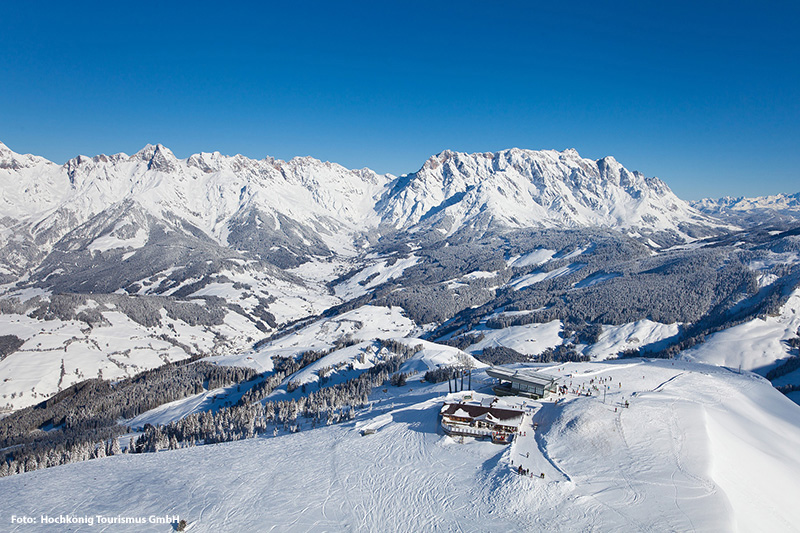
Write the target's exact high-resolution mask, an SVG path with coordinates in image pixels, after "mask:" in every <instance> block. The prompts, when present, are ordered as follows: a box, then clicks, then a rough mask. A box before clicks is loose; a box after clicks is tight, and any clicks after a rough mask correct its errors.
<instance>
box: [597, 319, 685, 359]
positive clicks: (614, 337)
mask: <svg viewBox="0 0 800 533" xmlns="http://www.w3.org/2000/svg"><path fill="white" fill-rule="evenodd" d="M679 329H680V327H679V325H678V324H661V323H659V322H653V321H652V320H639V321H637V322H631V323H629V324H623V325H621V326H603V331H602V333H600V336H599V338H598V339H597V342H596V343H594V344H592V345H591V346H590V347H589V349H588V350H587V351H586V354H587V355H589V356H590V357H591V358H592V359H608V358H613V357H617V355H618V354H619V353H621V352H623V351H625V350H631V349H636V350H638V349H639V348H641V347H643V346H651V347H657V346H658V343H660V342H661V341H664V340H665V339H669V338H670V337H673V336H675V335H677V334H678V331H679Z"/></svg>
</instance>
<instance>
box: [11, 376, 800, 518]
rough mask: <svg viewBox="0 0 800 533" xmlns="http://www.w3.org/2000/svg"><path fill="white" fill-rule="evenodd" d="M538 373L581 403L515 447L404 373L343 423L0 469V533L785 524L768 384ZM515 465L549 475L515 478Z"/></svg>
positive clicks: (790, 472) (785, 469)
mask: <svg viewBox="0 0 800 533" xmlns="http://www.w3.org/2000/svg"><path fill="white" fill-rule="evenodd" d="M546 371H547V372H549V373H551V374H554V375H556V376H559V377H560V378H561V383H563V384H566V385H568V386H570V387H571V389H572V390H581V388H582V389H583V390H584V391H586V390H587V389H588V390H592V391H593V395H592V396H585V395H581V396H578V395H576V394H572V393H570V394H568V395H567V396H566V398H564V399H562V400H561V401H559V402H558V403H557V404H555V403H553V402H552V401H550V402H544V403H542V405H541V406H535V407H536V409H537V410H536V412H535V414H534V415H533V418H532V420H531V419H530V418H526V424H527V426H526V427H525V428H524V430H525V432H526V435H525V436H524V437H521V438H519V439H518V440H517V441H516V442H515V443H514V444H513V445H511V446H500V445H494V444H491V443H488V442H478V441H474V440H471V439H465V441H464V443H460V442H457V441H456V440H454V439H453V438H450V437H447V436H445V435H443V434H442V432H441V430H439V429H438V428H439V425H438V416H437V414H438V411H439V408H440V407H441V402H442V400H443V399H444V397H445V396H446V395H447V384H446V383H441V384H437V385H426V384H421V383H419V382H418V381H414V380H413V379H412V380H410V381H409V383H408V385H406V386H405V387H400V388H395V387H388V388H387V389H386V390H387V392H385V393H384V392H383V389H380V388H379V389H376V390H375V393H374V395H373V398H372V399H373V406H372V408H371V409H365V410H363V411H361V412H359V414H358V416H357V417H356V419H355V420H354V421H351V422H347V423H343V424H340V425H335V426H330V427H322V428H318V429H314V430H307V431H301V432H300V433H295V434H284V433H283V432H281V434H280V435H279V436H277V437H271V436H270V437H262V438H257V439H253V440H248V441H240V442H235V443H227V444H220V445H214V446H200V447H196V448H186V449H182V450H177V451H172V452H159V453H156V454H146V455H130V456H115V457H108V458H104V459H98V460H93V461H88V462H85V463H79V464H72V465H66V466H63V467H57V468H53V469H48V470H40V471H36V472H33V473H29V474H22V475H16V476H11V477H8V478H3V479H0V493H2V494H3V498H2V503H0V524H2V526H0V527H2V529H3V530H8V531H39V530H48V527H45V526H41V525H36V524H35V525H25V526H23V525H19V526H15V525H12V524H11V515H12V514H13V515H16V516H20V515H27V516H32V517H37V518H38V517H39V516H40V515H41V514H48V515H50V516H58V515H61V514H63V515H72V516H87V515H88V516H94V515H104V516H123V517H126V516H127V517H130V516H133V517H140V516H144V517H148V516H151V515H153V516H164V515H174V514H175V515H180V517H181V518H184V519H186V520H187V521H188V522H189V523H190V525H191V526H192V529H191V530H192V531H193V532H194V531H208V532H219V531H254V530H257V531H414V532H417V531H543V530H547V531H658V532H661V531H770V532H780V531H793V530H794V531H796V528H797V525H798V524H800V507H799V506H797V505H796V500H797V496H798V483H797V480H798V479H800V408H798V406H797V405H795V404H794V403H792V402H791V401H789V400H788V399H787V398H785V397H784V396H782V395H781V394H780V393H778V392H777V391H775V390H774V389H773V388H772V387H770V385H769V383H768V382H766V381H765V380H763V379H762V378H760V377H758V376H755V375H753V374H750V373H743V374H737V373H735V372H732V371H730V370H728V369H725V368H718V367H711V366H706V365H701V364H696V363H690V362H681V361H674V362H673V361H655V362H649V361H640V360H633V361H630V360H625V361H615V362H606V363H569V364H564V365H560V366H554V367H550V368H547V369H546ZM418 377H419V376H417V378H418ZM601 379H602V380H603V381H602V382H600V381H599V380H601ZM591 380H594V382H592V381H591ZM486 384H487V382H486V378H485V374H482V373H477V374H476V375H475V376H473V385H474V386H475V388H476V389H481V388H482V387H483V390H484V391H486V390H487V389H486ZM595 386H596V387H597V388H598V390H594V389H593V387H595ZM603 387H608V388H607V389H606V394H605V401H604V398H603V393H602V390H603ZM625 400H627V401H629V402H630V407H629V408H624V407H622V406H623V405H624V401H625ZM533 422H535V423H537V425H538V427H537V429H536V430H535V431H534V430H533V428H532V426H531V424H532V423H533ZM364 428H374V429H376V433H375V434H372V435H368V436H363V437H362V436H361V432H360V430H362V429H364ZM512 461H513V462H514V466H512V465H511V463H512ZM520 462H522V464H523V465H524V466H525V467H526V468H529V469H531V471H532V472H535V473H536V474H538V473H539V471H544V472H545V478H544V479H541V478H539V477H533V478H531V477H530V476H521V475H518V474H517V473H516V468H517V465H519V464H520ZM62 530H70V531H104V530H106V531H142V530H143V529H142V527H141V526H118V525H114V526H107V527H105V528H104V527H100V526H98V525H97V524H95V526H86V525H73V526H71V529H70V528H64V529H62ZM144 530H153V531H172V530H173V529H172V526H169V525H154V526H152V527H151V528H150V529H147V528H145V529H144Z"/></svg>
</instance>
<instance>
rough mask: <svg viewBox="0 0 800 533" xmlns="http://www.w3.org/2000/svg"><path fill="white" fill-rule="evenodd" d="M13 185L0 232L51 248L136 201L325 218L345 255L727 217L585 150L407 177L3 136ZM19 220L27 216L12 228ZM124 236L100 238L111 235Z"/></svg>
mask: <svg viewBox="0 0 800 533" xmlns="http://www.w3.org/2000/svg"><path fill="white" fill-rule="evenodd" d="M0 191H2V194H1V195H0V198H2V200H0V219H5V217H8V219H6V220H8V221H11V222H9V223H6V222H3V223H2V227H1V228H0V229H2V230H3V231H0V239H2V240H1V241H0V244H4V243H5V242H7V240H8V239H11V238H13V237H14V234H15V232H16V231H17V230H18V229H19V228H27V229H28V230H29V231H30V232H31V233H32V235H34V236H38V237H39V239H40V241H41V242H39V241H37V242H39V244H41V245H42V246H43V247H44V248H45V249H46V248H48V247H49V246H52V245H53V244H54V243H55V242H57V241H58V240H59V239H60V238H61V237H63V236H64V235H66V234H67V233H68V232H69V231H71V230H72V229H74V228H75V227H77V226H78V225H80V224H82V223H84V222H86V221H88V220H89V219H91V218H92V217H93V216H95V215H97V214H98V213H100V212H102V211H103V210H105V209H107V208H108V207H109V206H120V205H123V204H124V203H127V202H130V203H132V204H134V205H138V206H139V207H141V208H142V209H143V211H144V212H146V213H147V214H148V215H150V216H153V217H155V218H156V219H165V220H166V219H172V218H173V217H175V216H177V217H179V218H180V219H183V220H185V221H187V222H189V223H191V224H192V225H194V226H195V227H197V228H199V229H201V230H202V231H203V232H204V233H206V234H207V235H208V236H209V237H211V238H212V239H214V240H215V241H217V242H218V243H220V244H222V245H227V243H228V237H229V231H230V224H231V222H232V221H235V220H237V217H244V216H245V215H246V214H247V213H256V215H255V218H254V220H256V223H257V224H259V225H266V226H267V227H269V228H270V229H276V230H277V229H279V228H280V226H281V223H280V219H281V218H282V217H286V219H288V220H291V221H293V222H297V223H300V224H302V225H304V226H305V227H307V228H313V231H314V232H315V233H316V235H317V236H318V237H319V238H320V239H321V240H322V241H324V243H325V244H326V246H328V247H329V248H330V249H331V250H335V251H336V252H337V253H339V254H343V255H354V254H356V253H357V251H358V247H359V245H358V242H359V238H360V236H363V235H364V234H365V233H366V232H369V231H370V230H374V229H378V228H380V227H381V226H383V227H391V228H395V229H408V230H414V228H415V227H417V228H422V227H429V226H430V227H434V228H435V229H436V230H437V231H439V232H442V233H444V234H452V233H454V232H455V231H457V230H458V229H460V228H463V227H471V228H473V229H476V230H481V229H485V228H487V227H489V226H490V225H491V226H502V227H512V228H523V227H586V226H592V227H593V226H603V227H614V228H621V229H625V230H630V231H634V228H636V229H635V232H636V233H637V234H640V233H641V232H642V231H645V229H646V230H648V231H660V230H674V231H676V232H678V234H682V233H681V231H680V228H681V227H682V225H684V224H689V225H703V226H706V227H711V228H715V227H720V226H721V224H720V223H719V222H718V221H716V220H714V219H712V218H709V217H707V216H705V215H703V214H701V213H700V212H699V211H697V210H695V209H694V208H692V207H690V206H689V205H688V204H687V203H686V202H684V201H682V200H680V199H679V198H678V197H676V196H675V195H674V194H673V193H672V191H671V190H670V189H669V187H667V185H666V184H664V183H663V182H662V181H660V180H658V179H657V178H646V177H645V176H643V175H642V174H640V173H638V172H630V171H628V170H627V169H625V168H624V167H623V166H622V165H620V164H619V163H618V162H617V161H616V160H614V158H612V157H606V158H603V159H600V160H597V161H593V160H590V159H584V158H581V157H580V155H579V154H578V152H576V151H575V150H565V151H563V152H558V151H554V150H544V151H533V150H520V149H516V148H514V149H510V150H503V151H500V152H496V153H475V154H465V153H458V152H452V151H444V152H442V153H440V154H438V155H436V156H433V157H431V158H430V159H428V161H426V162H425V164H424V165H423V166H422V168H421V169H420V170H419V171H418V172H416V173H413V174H409V175H407V176H402V177H400V178H397V177H395V176H392V175H388V174H385V175H381V174H377V173H375V172H373V171H371V170H369V169H361V170H348V169H345V168H344V167H342V166H340V165H337V164H335V163H330V162H323V161H319V160H316V159H313V158H311V157H296V158H294V159H292V160H290V161H281V160H278V159H274V158H271V157H267V158H265V159H262V160H254V159H249V158H247V157H244V156H242V155H235V156H224V155H222V154H220V153H219V152H213V153H200V154H194V155H192V156H190V157H188V158H186V159H178V158H177V157H175V155H174V154H173V153H172V152H171V151H170V150H169V149H168V148H166V147H165V146H162V145H160V144H157V145H150V144H148V145H147V146H145V147H144V148H143V149H142V150H140V151H139V152H137V153H135V154H133V155H131V156H128V155H126V154H115V155H111V156H106V155H98V156H95V157H91V158H89V157H86V156H78V157H75V158H73V159H71V160H70V161H68V162H67V163H66V164H64V165H62V166H59V165H56V164H54V163H51V162H49V161H46V160H45V159H43V158H39V157H36V156H31V155H20V154H16V153H14V152H13V151H11V150H10V149H9V148H8V147H6V146H5V145H2V146H0ZM12 226H15V227H17V230H14V231H5V229H6V228H11V227H12ZM45 229H46V230H47V232H46V234H45V232H44V230H45ZM112 245H115V244H114V243H112V242H99V243H96V246H97V247H98V249H102V248H103V247H108V246H112ZM105 249H108V248H105ZM542 253H543V254H546V252H544V251H543V252H542ZM543 258H544V255H543V256H542V257H535V256H529V257H527V258H525V259H521V261H522V264H525V263H526V262H531V261H534V260H541V259H543ZM518 266H521V264H520V265H518Z"/></svg>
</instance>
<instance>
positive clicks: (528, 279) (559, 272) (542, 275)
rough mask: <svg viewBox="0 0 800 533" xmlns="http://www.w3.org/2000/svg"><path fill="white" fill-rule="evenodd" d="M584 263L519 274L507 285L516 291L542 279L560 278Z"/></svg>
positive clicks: (579, 267) (575, 270)
mask: <svg viewBox="0 0 800 533" xmlns="http://www.w3.org/2000/svg"><path fill="white" fill-rule="evenodd" d="M585 266H586V265H585V264H584V263H572V264H569V265H566V266H563V267H561V268H555V269H553V270H550V271H548V272H544V271H536V272H531V273H530V274H525V275H523V276H519V277H518V278H514V279H512V280H511V281H509V282H508V284H507V285H508V286H509V287H511V288H512V289H514V290H516V291H518V290H520V289H524V288H525V287H530V286H531V285H536V284H537V283H541V282H542V281H545V280H548V279H554V278H560V277H562V276H567V275H569V274H572V273H573V272H577V271H578V270H580V269H582V268H583V267H585Z"/></svg>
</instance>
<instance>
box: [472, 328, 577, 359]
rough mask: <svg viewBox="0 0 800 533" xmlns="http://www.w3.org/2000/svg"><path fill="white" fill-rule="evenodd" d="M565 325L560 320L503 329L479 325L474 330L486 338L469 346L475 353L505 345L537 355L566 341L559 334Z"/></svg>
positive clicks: (521, 351)
mask: <svg viewBox="0 0 800 533" xmlns="http://www.w3.org/2000/svg"><path fill="white" fill-rule="evenodd" d="M562 328H563V325H562V324H561V321H560V320H553V321H552V322H547V323H546V324H526V325H524V326H511V327H507V328H503V329H490V328H486V327H478V328H476V329H475V330H473V332H476V333H481V334H483V336H484V338H483V340H481V341H480V342H477V343H475V344H473V345H471V346H470V347H468V348H467V351H468V352H470V353H473V354H480V353H481V352H482V351H483V349H484V348H494V347H498V346H505V347H506V348H511V349H512V350H516V351H518V352H520V353H524V354H528V355H537V354H540V353H542V352H543V351H545V350H546V349H547V348H555V347H556V346H558V345H560V344H561V343H562V342H564V339H562V338H561V337H560V336H559V333H560V332H561V329H562Z"/></svg>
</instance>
